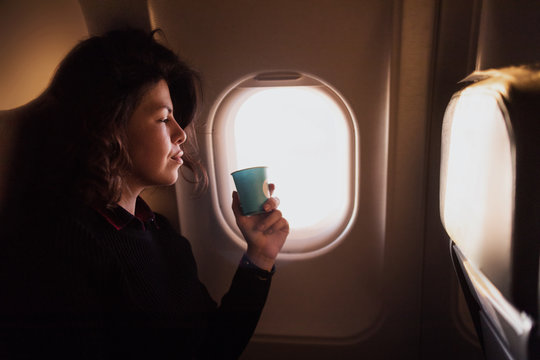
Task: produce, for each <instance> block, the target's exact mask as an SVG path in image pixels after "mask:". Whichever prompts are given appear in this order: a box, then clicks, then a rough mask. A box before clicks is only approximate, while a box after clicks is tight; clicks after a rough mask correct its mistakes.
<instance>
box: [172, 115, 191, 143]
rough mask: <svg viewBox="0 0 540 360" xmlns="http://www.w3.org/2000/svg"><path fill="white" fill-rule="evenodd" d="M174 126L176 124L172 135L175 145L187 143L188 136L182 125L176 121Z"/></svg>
mask: <svg viewBox="0 0 540 360" xmlns="http://www.w3.org/2000/svg"><path fill="white" fill-rule="evenodd" d="M174 124H175V127H174V130H173V132H172V134H171V141H172V142H173V143H174V144H179V145H181V144H183V143H184V142H186V140H187V134H186V132H185V131H184V129H182V127H181V126H180V125H178V122H177V121H176V119H175V120H174Z"/></svg>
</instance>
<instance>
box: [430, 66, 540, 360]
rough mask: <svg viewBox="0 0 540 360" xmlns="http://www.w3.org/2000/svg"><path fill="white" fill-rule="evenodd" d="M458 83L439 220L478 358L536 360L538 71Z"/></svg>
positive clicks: (447, 126)
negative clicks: (473, 332) (461, 85)
mask: <svg viewBox="0 0 540 360" xmlns="http://www.w3.org/2000/svg"><path fill="white" fill-rule="evenodd" d="M466 80H467V81H470V82H472V83H471V84H470V85H469V86H466V87H465V88H464V89H462V90H461V91H459V92H458V93H456V94H455V95H454V96H453V97H452V99H451V101H450V103H449V105H448V107H447V110H446V113H445V116H444V120H443V131H442V142H441V183H440V212H441V220H442V222H443V225H444V227H445V229H446V231H447V233H448V235H449V237H450V239H451V247H450V253H451V256H452V259H453V263H454V268H455V270H456V273H457V275H458V278H459V280H460V284H461V286H462V288H463V290H464V294H465V296H466V298H467V304H468V306H469V310H470V311H471V315H472V318H473V321H474V323H475V327H476V330H477V332H478V335H479V338H480V341H481V343H482V347H483V349H484V354H485V356H486V358H487V359H533V358H535V359H536V358H538V350H537V347H538V331H537V323H538V313H539V300H538V295H539V292H538V288H539V286H538V282H539V276H538V273H539V266H538V265H539V261H538V260H539V254H540V252H539V250H540V187H539V186H538V185H539V184H540V162H539V161H540V151H539V149H540V147H539V146H538V142H539V141H538V140H539V139H540V131H539V130H540V121H539V120H538V118H539V114H540V73H539V72H538V71H537V70H536V69H534V68H532V67H512V68H504V69H496V70H488V71H483V72H477V73H474V74H472V75H471V76H470V77H469V78H468V79H466Z"/></svg>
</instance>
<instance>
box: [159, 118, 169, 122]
mask: <svg viewBox="0 0 540 360" xmlns="http://www.w3.org/2000/svg"><path fill="white" fill-rule="evenodd" d="M159 121H160V122H162V123H168V122H169V121H170V120H169V118H165V119H161V120H159Z"/></svg>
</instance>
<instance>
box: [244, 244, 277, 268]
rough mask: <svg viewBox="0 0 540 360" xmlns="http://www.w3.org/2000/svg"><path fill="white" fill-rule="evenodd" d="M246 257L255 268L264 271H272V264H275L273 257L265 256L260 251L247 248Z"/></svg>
mask: <svg viewBox="0 0 540 360" xmlns="http://www.w3.org/2000/svg"><path fill="white" fill-rule="evenodd" d="M246 255H247V257H248V258H249V261H251V262H252V263H253V264H254V265H255V266H257V267H258V268H260V269H263V270H266V271H272V268H273V267H274V263H275V262H276V259H275V257H269V256H266V255H264V254H263V253H262V252H261V251H258V250H256V249H253V248H249V247H248V249H247V252H246Z"/></svg>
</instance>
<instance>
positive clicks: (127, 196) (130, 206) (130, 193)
mask: <svg viewBox="0 0 540 360" xmlns="http://www.w3.org/2000/svg"><path fill="white" fill-rule="evenodd" d="M142 191H143V189H139V188H138V187H134V186H130V185H129V184H126V185H125V186H124V187H123V189H122V195H121V196H120V201H118V205H120V206H121V207H123V208H124V209H126V210H127V211H129V213H131V214H132V215H135V204H136V203H137V197H138V196H139V194H140V193H141V192H142Z"/></svg>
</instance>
